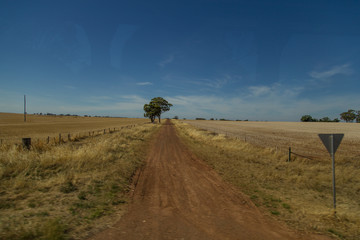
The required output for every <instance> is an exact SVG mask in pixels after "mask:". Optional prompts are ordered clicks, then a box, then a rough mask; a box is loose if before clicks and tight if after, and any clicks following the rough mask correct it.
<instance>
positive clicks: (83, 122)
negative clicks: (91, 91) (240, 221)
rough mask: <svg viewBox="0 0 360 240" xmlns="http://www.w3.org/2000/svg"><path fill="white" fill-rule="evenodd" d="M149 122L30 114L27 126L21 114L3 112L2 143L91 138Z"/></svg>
mask: <svg viewBox="0 0 360 240" xmlns="http://www.w3.org/2000/svg"><path fill="white" fill-rule="evenodd" d="M147 121H148V120H147V119H137V118H103V117H73V116H40V115H27V122H26V123H24V116H23V115H22V114H14V113H0V141H2V142H3V143H4V144H12V143H21V138H25V137H31V138H32V141H33V142H37V141H38V139H39V140H40V141H45V140H46V139H47V137H48V136H49V137H50V139H51V141H53V140H54V138H58V136H59V133H60V134H61V135H62V137H63V138H65V139H67V137H68V134H69V133H70V134H71V136H73V137H75V136H78V137H79V136H86V135H87V136H88V135H89V132H91V134H92V132H93V131H94V134H96V133H97V132H98V131H99V133H100V132H103V130H104V129H106V131H108V130H109V128H110V129H111V130H113V129H114V128H120V127H123V126H126V125H133V124H142V123H145V122H147Z"/></svg>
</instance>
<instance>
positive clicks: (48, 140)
mask: <svg viewBox="0 0 360 240" xmlns="http://www.w3.org/2000/svg"><path fill="white" fill-rule="evenodd" d="M49 142H50V136H48V137H47V140H46V143H47V144H49Z"/></svg>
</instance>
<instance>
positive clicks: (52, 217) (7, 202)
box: [0, 124, 158, 239]
mask: <svg viewBox="0 0 360 240" xmlns="http://www.w3.org/2000/svg"><path fill="white" fill-rule="evenodd" d="M157 127H158V125H154V124H143V125H141V126H136V127H134V128H126V129H122V130H121V131H120V132H115V133H112V134H106V135H101V136H97V137H90V138H86V139H84V140H82V141H79V142H70V143H66V144H62V145H58V146H45V147H37V148H34V149H32V150H31V151H27V150H22V148H19V147H17V146H15V145H13V146H12V147H6V148H5V147H0V148H1V149H0V239H67V238H68V237H70V238H71V239H80V238H83V237H84V236H86V234H87V233H89V232H92V231H97V230H98V229H99V228H104V227H105V226H106V224H107V223H108V222H113V221H114V219H116V217H117V215H116V214H120V213H121V210H122V209H123V207H124V203H126V202H127V200H128V196H127V192H128V191H129V190H130V188H129V184H130V182H131V178H132V176H133V174H134V172H135V170H136V169H137V168H138V167H140V166H141V165H142V162H143V159H144V157H145V154H146V150H147V145H148V144H147V142H148V141H147V140H148V139H149V138H150V136H151V135H152V134H153V133H154V131H155V130H156V129H157Z"/></svg>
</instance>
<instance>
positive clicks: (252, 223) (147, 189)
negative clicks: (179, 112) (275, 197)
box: [92, 121, 329, 240]
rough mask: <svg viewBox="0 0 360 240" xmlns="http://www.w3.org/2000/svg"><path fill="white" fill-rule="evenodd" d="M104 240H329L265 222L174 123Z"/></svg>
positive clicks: (163, 132) (157, 141) (155, 143)
mask: <svg viewBox="0 0 360 240" xmlns="http://www.w3.org/2000/svg"><path fill="white" fill-rule="evenodd" d="M92 239H93V240H95V239H96V240H98V239H130V240H131V239H136V240H139V239H206V240H208V239H221V240H222V239H261V240H263V239H276V240H280V239H329V238H327V237H325V236H318V235H304V234H300V233H297V232H295V231H293V230H290V229H288V228H287V227H285V226H283V225H281V224H279V223H278V222H276V221H273V220H271V219H270V218H268V217H264V216H263V215H262V214H261V213H260V212H259V211H258V210H257V208H256V207H255V206H254V204H253V203H252V202H251V201H250V200H249V199H248V198H247V197H245V196H244V195H243V194H241V193H240V192H239V191H238V190H236V189H235V188H233V187H232V186H230V185H229V184H227V183H225V182H223V180H222V179H221V178H220V177H219V175H218V174H217V173H215V172H214V171H213V170H212V169H211V168H210V167H208V166H207V165H206V164H205V163H204V162H202V161H201V160H199V159H197V158H196V157H194V156H193V155H192V154H191V153H190V152H189V150H188V149H187V148H186V147H185V145H183V144H182V143H181V141H180V139H179V138H178V136H177V135H176V131H175V129H174V126H173V125H172V124H171V123H170V122H169V121H168V122H167V123H166V124H165V125H163V126H162V128H161V130H160V131H159V133H158V136H156V138H155V139H154V141H153V145H152V148H151V150H150V152H149V155H148V158H147V162H146V166H145V167H144V168H143V170H142V171H141V172H140V173H139V175H138V179H137V185H136V187H135V190H134V194H133V201H132V203H131V204H130V206H129V210H128V212H127V213H126V214H125V215H124V216H123V217H122V218H121V220H120V221H119V222H117V223H116V224H115V225H114V226H113V227H112V228H109V229H107V230H105V231H103V232H101V233H99V234H98V235H96V236H94V237H93V238H92Z"/></svg>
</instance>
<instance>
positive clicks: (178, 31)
mask: <svg viewBox="0 0 360 240" xmlns="http://www.w3.org/2000/svg"><path fill="white" fill-rule="evenodd" d="M359 12H360V2H359V1H330V0H327V1H235V0H221V1H220V0H204V1H203V0H201V1H197V0H192V1H187V0H182V1H171V0H166V1H137V0H134V1H120V0H119V1H91V0H86V1H85V0H82V1H80V0H78V1H76V0H73V1H66V0H62V1H35V0H34V1H20V0H19V1H5V0H1V1H0V112H19V113H21V112H22V111H23V102H22V101H23V95H24V94H26V95H27V100H28V113H37V112H43V113H46V112H51V113H71V114H80V115H84V114H90V115H111V116H127V117H142V116H143V109H142V108H143V105H144V104H145V103H147V102H149V101H150V99H151V98H153V97H158V96H161V97H164V98H165V99H167V100H168V101H169V102H170V103H172V104H173V105H174V107H173V108H172V109H171V111H170V112H168V113H166V114H164V117H173V116H175V115H177V116H179V117H180V118H195V117H205V118H211V117H213V118H227V119H249V120H268V121H299V119H300V118H301V116H302V115H305V114H310V115H312V116H313V117H316V118H321V117H325V116H328V117H330V118H335V117H337V118H338V117H339V114H340V113H341V112H343V111H347V110H348V109H350V108H352V109H356V110H360V106H359V102H358V98H359V89H360V81H359V80H360V79H359V77H360V73H359V70H358V69H360V68H359V67H360V28H359V26H360V14H359Z"/></svg>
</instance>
